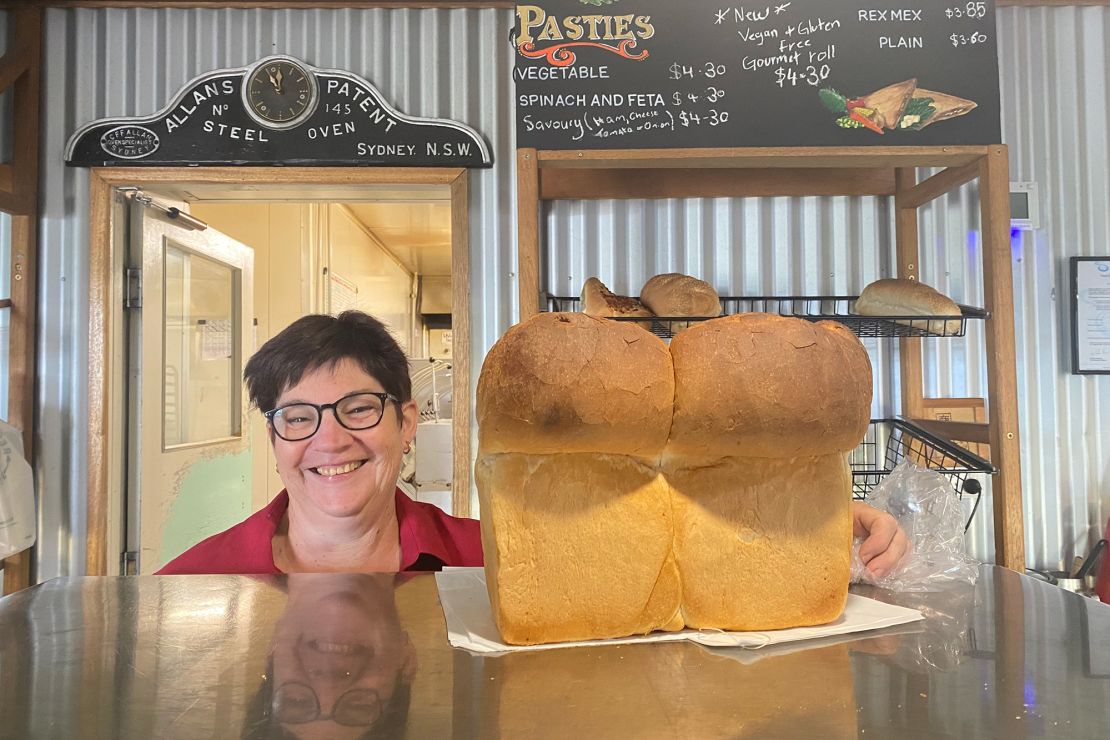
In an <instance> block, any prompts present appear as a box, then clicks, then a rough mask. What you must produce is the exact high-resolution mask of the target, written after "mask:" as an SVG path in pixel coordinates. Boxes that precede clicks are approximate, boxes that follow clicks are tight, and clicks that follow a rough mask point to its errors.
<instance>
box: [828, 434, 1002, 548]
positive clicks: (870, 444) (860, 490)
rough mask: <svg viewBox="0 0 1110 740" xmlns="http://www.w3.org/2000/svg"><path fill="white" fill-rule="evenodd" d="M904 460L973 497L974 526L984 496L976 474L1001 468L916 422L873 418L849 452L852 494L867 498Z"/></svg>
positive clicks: (860, 498)
mask: <svg viewBox="0 0 1110 740" xmlns="http://www.w3.org/2000/svg"><path fill="white" fill-rule="evenodd" d="M903 460H909V461H910V462H912V463H914V464H916V465H918V466H919V467H923V468H928V469H929V470H933V471H936V472H938V473H941V474H943V475H945V476H948V477H949V478H950V479H951V481H952V487H953V488H954V489H955V491H956V495H957V496H958V497H959V498H960V499H961V500H963V499H964V498H965V497H972V498H973V499H974V503H973V504H972V506H971V512H970V513H969V514H968V517H967V522H966V523H965V525H964V529H967V528H968V527H970V526H971V520H972V519H973V518H974V517H975V512H976V511H977V510H978V509H979V501H980V499H981V498H982V497H981V495H980V494H981V493H982V490H983V484H982V482H980V480H979V479H978V478H977V477H973V476H974V475H976V474H979V475H994V474H995V473H996V472H998V470H997V469H996V468H995V467H994V466H993V465H991V464H990V463H989V462H988V461H986V460H984V459H983V458H981V457H979V456H978V455H976V454H974V453H973V452H971V451H970V450H966V449H964V448H963V447H960V446H959V445H957V444H956V443H955V442H951V441H949V440H947V439H944V438H943V437H938V436H937V435H935V434H932V433H931V432H928V431H926V430H924V429H922V428H921V427H919V426H917V425H916V424H914V423H913V422H910V421H906V420H905V419H872V420H871V424H870V426H868V428H867V436H866V437H864V440H863V442H861V443H860V445H859V446H858V447H856V449H854V450H852V452H851V453H850V454H849V455H848V464H849V466H851V468H852V496H853V497H854V498H856V499H858V500H861V501H862V500H865V499H866V498H867V496H868V495H869V494H870V493H871V490H872V489H873V488H874V487H875V486H877V485H878V484H879V481H881V480H882V479H883V477H884V476H886V475H887V474H889V473H890V471H892V470H894V468H895V467H896V466H897V465H898V464H899V463H900V462H902V461H903Z"/></svg>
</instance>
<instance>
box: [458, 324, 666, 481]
mask: <svg viewBox="0 0 1110 740" xmlns="http://www.w3.org/2000/svg"><path fill="white" fill-rule="evenodd" d="M673 398H674V370H673V368H672V366H671V356H670V353H669V352H668V351H667V346H666V345H665V344H664V343H663V340H661V339H659V338H658V337H656V336H653V335H652V334H650V333H648V332H646V331H644V330H642V329H640V328H639V327H637V326H634V325H632V324H630V323H626V322H615V321H606V320H604V319H598V318H594V317H592V316H586V315H585V314H581V313H542V314H537V315H536V316H533V317H531V318H530V319H528V320H527V321H524V322H522V323H520V324H517V325H516V326H514V327H512V328H511V329H509V331H508V332H506V333H505V335H504V336H503V337H502V338H501V339H500V340H498V342H497V343H496V344H495V345H494V346H493V348H492V349H490V351H489V354H487V355H486V359H485V362H484V363H483V365H482V372H481V375H480V377H479V379H478V393H477V418H478V443H479V446H480V448H481V449H482V450H483V451H484V452H487V453H495V452H527V453H530V454H541V453H552V454H554V453H566V452H605V453H610V454H626V455H632V456H634V457H639V458H644V459H652V460H653V459H656V458H658V456H659V454H660V452H661V451H662V449H663V445H665V444H666V442H667V434H668V432H669V430H670V426H671V412H672V399H673Z"/></svg>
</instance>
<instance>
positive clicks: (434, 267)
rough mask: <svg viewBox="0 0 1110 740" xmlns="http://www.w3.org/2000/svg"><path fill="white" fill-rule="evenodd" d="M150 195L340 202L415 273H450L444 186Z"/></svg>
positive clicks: (198, 188) (175, 190)
mask: <svg viewBox="0 0 1110 740" xmlns="http://www.w3.org/2000/svg"><path fill="white" fill-rule="evenodd" d="M148 190H149V192H150V193H151V194H152V195H155V194H156V195H157V196H159V197H161V198H166V199H170V200H175V201H179V202H184V203H196V202H207V203H220V202H225V203H226V202H236V201H245V200H246V201H267V202H273V201H289V202H298V203H305V202H329V203H342V204H343V205H344V206H345V207H346V208H347V209H348V210H349V211H350V213H351V215H352V216H354V218H355V219H356V220H357V221H358V222H359V223H361V224H362V227H363V228H364V229H365V230H366V231H367V232H368V233H369V234H370V235H371V236H372V237H373V238H374V239H376V240H377V241H378V242H379V243H380V244H381V245H382V246H383V247H384V248H385V249H387V250H388V251H389V252H391V253H392V254H393V256H394V257H396V258H397V260H398V261H399V262H400V263H401V264H403V265H404V266H405V268H406V269H407V270H409V271H410V272H412V273H417V274H420V275H428V276H447V275H450V274H451V201H450V197H451V193H450V190H449V189H448V187H447V186H444V185H400V186H392V185H358V186H344V185H296V186H293V185H267V184H264V183H243V184H237V185H224V184H216V185H208V184H196V183H190V184H183V185H176V186H175V185H172V184H170V185H162V184H160V185H158V187H157V189H156V192H155V189H154V188H150V189H148Z"/></svg>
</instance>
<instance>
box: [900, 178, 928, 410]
mask: <svg viewBox="0 0 1110 740" xmlns="http://www.w3.org/2000/svg"><path fill="white" fill-rule="evenodd" d="M894 179H895V182H896V190H897V193H898V194H901V193H904V192H907V191H909V190H912V189H913V188H914V187H915V186H916V184H917V172H916V170H915V169H914V168H912V167H900V168H898V169H897V170H895V172H894ZM897 202H898V195H895V203H896V204H897ZM894 235H895V239H896V240H897V248H896V251H897V258H898V277H900V278H903V279H906V280H917V276H918V274H919V270H920V269H921V266H920V261H919V256H920V255H919V249H918V231H917V209H916V208H900V207H898V206H897V205H896V206H895V214H894ZM898 368H899V373H900V374H899V377H900V379H901V383H900V385H901V388H902V415H903V416H909V417H913V418H920V417H922V416H925V405H924V403H923V398H924V395H925V392H924V382H925V380H924V375H923V372H922V369H923V363H922V360H921V338H920V337H903V338H902V339H900V340H899V341H898Z"/></svg>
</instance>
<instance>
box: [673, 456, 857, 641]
mask: <svg viewBox="0 0 1110 740" xmlns="http://www.w3.org/2000/svg"><path fill="white" fill-rule="evenodd" d="M672 464H673V467H672ZM663 474H664V476H665V477H666V479H667V482H668V483H669V485H670V486H671V488H672V490H673V495H674V499H673V500H674V518H675V542H674V554H675V558H676V559H677V561H678V563H679V565H680V568H681V575H682V618H683V621H684V622H685V623H686V625H687V626H688V627H691V628H695V629H701V628H706V629H708V628H713V629H725V630H769V629H783V628H786V627H801V626H806V625H815V624H824V623H825V622H830V621H832V620H833V619H836V617H837V616H839V615H840V612H841V611H843V609H844V603H845V601H846V600H847V598H848V580H849V577H850V570H851V569H850V553H851V546H852V517H851V513H850V506H851V490H852V480H851V471H850V470H849V468H848V464H847V462H846V460H845V455H844V453H841V452H836V453H833V454H830V455H823V456H819V457H799V458H782V459H759V458H740V457H730V458H724V459H722V460H720V461H719V462H718V463H717V464H715V465H711V466H708V467H705V466H697V467H684V466H683V465H682V463H681V462H680V461H678V460H676V459H675V458H670V463H669V464H664V467H663Z"/></svg>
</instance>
